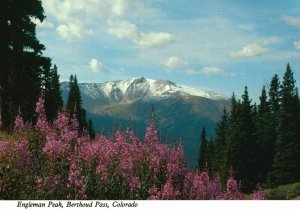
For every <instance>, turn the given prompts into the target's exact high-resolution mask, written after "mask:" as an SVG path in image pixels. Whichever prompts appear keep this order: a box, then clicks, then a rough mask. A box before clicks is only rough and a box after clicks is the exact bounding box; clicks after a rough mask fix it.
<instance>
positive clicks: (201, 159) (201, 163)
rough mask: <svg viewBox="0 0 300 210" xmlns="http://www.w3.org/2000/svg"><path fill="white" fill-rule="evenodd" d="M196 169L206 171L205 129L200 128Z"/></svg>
mask: <svg viewBox="0 0 300 210" xmlns="http://www.w3.org/2000/svg"><path fill="white" fill-rule="evenodd" d="M198 155H199V156H198V168H199V170H200V171H204V170H206V169H207V161H208V160H207V140H206V131H205V127H203V128H202V131H201V138H200V148H199V154H198Z"/></svg>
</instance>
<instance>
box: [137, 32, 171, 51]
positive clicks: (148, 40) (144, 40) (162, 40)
mask: <svg viewBox="0 0 300 210" xmlns="http://www.w3.org/2000/svg"><path fill="white" fill-rule="evenodd" d="M172 41H173V35H172V34H169V33H166V32H150V33H148V34H145V33H141V38H140V39H139V40H138V41H137V43H138V45H140V46H141V47H146V48H147V47H162V46H164V45H166V44H167V43H169V42H172Z"/></svg>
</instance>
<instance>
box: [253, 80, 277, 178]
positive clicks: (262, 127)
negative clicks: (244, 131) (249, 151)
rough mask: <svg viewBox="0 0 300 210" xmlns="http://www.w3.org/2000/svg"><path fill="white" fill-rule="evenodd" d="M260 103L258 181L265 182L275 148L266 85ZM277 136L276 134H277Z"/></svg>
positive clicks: (256, 128) (257, 136)
mask: <svg viewBox="0 0 300 210" xmlns="http://www.w3.org/2000/svg"><path fill="white" fill-rule="evenodd" d="M259 99H260V104H259V106H258V108H259V109H258V114H257V116H256V117H255V122H256V123H255V138H256V145H257V147H256V149H255V151H256V156H257V157H260V160H259V161H257V177H258V182H260V183H263V182H265V181H266V178H267V174H268V172H269V171H270V169H271V166H272V163H273V158H274V150H275V139H276V138H274V133H276V132H274V131H275V130H276V128H275V127H274V124H273V121H274V119H272V114H271V112H270V102H269V101H268V97H267V92H266V88H265V86H263V89H262V93H261V96H260V97H259ZM275 137H276V135H275Z"/></svg>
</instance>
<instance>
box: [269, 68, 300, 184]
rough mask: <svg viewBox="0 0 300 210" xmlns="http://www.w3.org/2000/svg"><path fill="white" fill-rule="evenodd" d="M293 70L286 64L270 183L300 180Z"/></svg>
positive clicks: (296, 94) (296, 104)
mask: <svg viewBox="0 0 300 210" xmlns="http://www.w3.org/2000/svg"><path fill="white" fill-rule="evenodd" d="M295 83H296V81H295V80H294V76H293V72H292V70H291V67H290V65H289V64H288V65H287V68H286V71H285V73H284V77H283V82H282V85H281V97H280V110H279V125H278V137H277V140H276V146H275V158H274V164H273V166H272V171H271V172H270V175H269V181H270V184H271V185H279V184H286V183H292V182H296V181H299V180H300V170H299V168H300V138H299V125H300V121H299V112H300V110H299V96H298V90H297V88H296V87H295Z"/></svg>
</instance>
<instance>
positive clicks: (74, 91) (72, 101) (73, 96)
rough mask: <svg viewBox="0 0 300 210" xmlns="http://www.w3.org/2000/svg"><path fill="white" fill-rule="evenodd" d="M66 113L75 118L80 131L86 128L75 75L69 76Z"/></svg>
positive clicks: (84, 112)
mask: <svg viewBox="0 0 300 210" xmlns="http://www.w3.org/2000/svg"><path fill="white" fill-rule="evenodd" d="M67 111H68V112H69V114H70V116H75V117H76V118H77V120H78V123H79V129H80V131H82V130H83V129H84V128H87V122H86V111H85V110H84V109H83V108H82V100H81V94H80V89H79V86H78V81H77V77H76V75H75V76H73V75H71V76H70V82H69V95H68V101H67Z"/></svg>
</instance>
